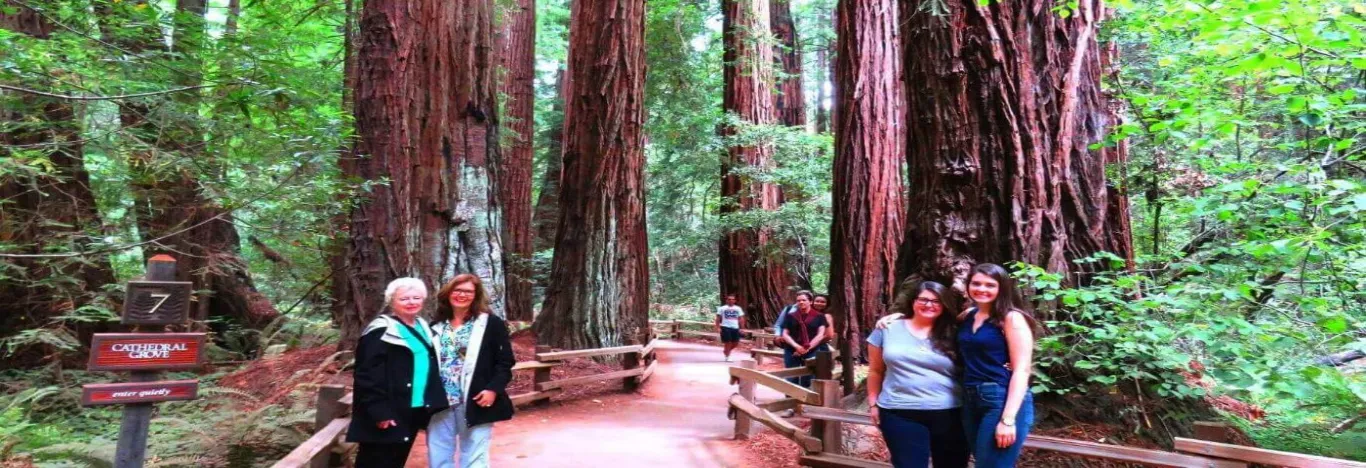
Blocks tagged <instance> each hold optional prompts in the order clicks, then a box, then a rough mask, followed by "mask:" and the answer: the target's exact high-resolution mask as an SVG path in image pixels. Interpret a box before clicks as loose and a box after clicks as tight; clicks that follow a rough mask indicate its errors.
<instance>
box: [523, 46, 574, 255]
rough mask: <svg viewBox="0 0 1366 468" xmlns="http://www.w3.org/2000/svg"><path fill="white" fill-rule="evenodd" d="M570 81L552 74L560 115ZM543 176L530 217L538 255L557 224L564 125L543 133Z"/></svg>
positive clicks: (549, 242)
mask: <svg viewBox="0 0 1366 468" xmlns="http://www.w3.org/2000/svg"><path fill="white" fill-rule="evenodd" d="M568 80H569V77H568V76H567V75H566V73H565V72H564V69H560V70H559V71H558V72H556V74H555V97H556V100H555V108H556V113H559V114H561V115H563V113H564V98H565V91H566V90H567V89H568V88H567V86H566V83H565V82H566V81H568ZM546 133H547V135H546V142H547V143H548V146H549V148H547V149H546V163H545V173H544V174H541V193H540V195H539V196H537V197H536V213H535V215H534V216H533V217H532V223H533V229H535V231H536V239H535V249H536V251H537V252H540V251H542V250H545V249H549V248H552V247H554V246H555V228H556V227H558V225H559V222H560V171H561V170H562V165H561V162H562V161H563V159H564V158H563V154H562V153H563V152H564V122H560V124H559V125H552V126H551V127H550V129H548V130H547V131H546Z"/></svg>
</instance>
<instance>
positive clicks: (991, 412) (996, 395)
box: [963, 383, 1034, 468]
mask: <svg viewBox="0 0 1366 468" xmlns="http://www.w3.org/2000/svg"><path fill="white" fill-rule="evenodd" d="M1005 404H1006V388H1005V387H1003V386H1001V385H1000V384H995V383H984V384H978V385H964V386H963V430H964V432H965V433H966V434H967V436H968V443H970V444H972V458H973V465H972V466H973V467H975V468H997V467H1012V466H1015V460H1016V459H1019V458H1020V449H1021V448H1023V447H1024V442H1025V437H1028V436H1029V429H1030V427H1033V426H1034V395H1033V393H1030V392H1028V391H1026V392H1025V396H1024V401H1023V402H1021V403H1020V411H1019V412H1017V413H1015V443H1014V444H1011V446H1010V447H1006V448H999V447H997V446H996V424H997V423H999V422H1001V412H1002V411H1003V410H1004V408H1005Z"/></svg>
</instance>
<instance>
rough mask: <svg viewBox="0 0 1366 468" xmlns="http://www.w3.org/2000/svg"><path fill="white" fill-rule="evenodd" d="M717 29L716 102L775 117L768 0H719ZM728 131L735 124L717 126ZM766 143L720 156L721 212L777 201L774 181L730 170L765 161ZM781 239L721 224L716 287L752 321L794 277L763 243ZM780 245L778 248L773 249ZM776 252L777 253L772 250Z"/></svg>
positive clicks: (769, 155) (763, 316)
mask: <svg viewBox="0 0 1366 468" xmlns="http://www.w3.org/2000/svg"><path fill="white" fill-rule="evenodd" d="M721 11H722V22H721V31H722V35H723V42H724V47H725V53H724V58H723V60H724V62H725V65H724V69H725V73H724V74H723V79H724V81H725V93H724V98H723V99H722V108H724V109H725V110H726V112H728V113H733V114H735V115H736V116H737V117H739V118H740V119H741V120H743V121H745V122H748V123H752V124H758V125H772V124H773V123H775V122H776V119H775V115H774V110H775V109H774V106H773V84H774V78H773V63H774V61H773V48H772V47H771V46H770V40H769V38H768V37H766V36H767V35H768V32H769V24H768V22H769V14H768V0H724V1H722V2H721ZM722 131H723V132H724V133H727V134H733V133H734V132H735V129H733V128H725V129H722ZM773 164H774V161H773V149H772V148H771V147H769V146H767V145H765V144H755V145H750V146H739V145H736V146H732V147H730V148H729V149H728V150H727V157H726V159H725V160H724V161H723V162H722V164H721V196H722V197H723V198H724V199H725V201H724V202H723V203H722V205H721V215H722V217H723V218H724V217H725V216H726V215H729V214H738V213H744V212H746V211H751V210H764V211H774V210H777V209H778V206H779V205H780V204H781V203H782V194H781V192H780V190H779V188H778V186H777V185H775V184H772V183H768V182H761V181H756V180H753V179H751V178H748V177H743V176H741V175H740V174H737V173H735V172H734V171H735V170H736V169H741V168H745V167H756V168H769V167H772V166H773ZM779 244H780V241H779V240H778V238H777V235H775V233H774V232H773V230H772V229H770V228H767V227H752V228H750V227H745V228H740V229H734V230H731V231H730V232H727V233H726V234H725V235H724V237H723V238H722V239H721V243H720V249H719V250H720V260H719V262H718V269H719V270H720V283H721V284H720V286H721V291H722V293H723V294H730V293H734V294H738V295H739V297H740V300H741V302H742V303H744V304H745V306H746V307H747V308H748V309H749V312H750V314H751V317H752V321H753V322H754V323H755V324H756V325H759V326H765V325H767V324H770V323H773V321H774V320H775V319H777V317H778V313H779V312H780V311H781V310H782V307H783V304H784V302H785V300H786V299H787V295H788V292H789V291H788V290H789V289H790V287H791V286H792V284H793V279H792V276H791V275H790V274H789V273H788V271H787V270H786V268H784V262H783V261H782V259H781V258H782V257H783V255H781V254H778V255H774V254H773V253H772V252H769V251H770V250H775V249H773V248H772V247H773V246H775V245H779ZM776 250H779V251H781V249H776ZM775 257H777V258H775Z"/></svg>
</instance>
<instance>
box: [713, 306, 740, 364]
mask: <svg viewBox="0 0 1366 468" xmlns="http://www.w3.org/2000/svg"><path fill="white" fill-rule="evenodd" d="M736 302H738V299H737V297H736V296H735V294H733V293H732V294H727V295H726V305H723V306H721V307H717V308H716V333H718V334H720V335H721V346H722V351H721V352H722V353H723V354H725V356H726V362H730V352H731V351H734V350H735V347H736V346H737V345H739V344H740V330H741V329H743V328H745V311H744V310H743V309H741V308H740V306H738V305H735V304H736Z"/></svg>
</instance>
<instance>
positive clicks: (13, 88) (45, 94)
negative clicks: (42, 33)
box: [0, 84, 215, 101]
mask: <svg viewBox="0 0 1366 468" xmlns="http://www.w3.org/2000/svg"><path fill="white" fill-rule="evenodd" d="M214 86H215V85H211V84H208V85H199V86H186V87H184V88H176V89H168V90H165V91H153V92H149V93H137V94H123V95H119V96H70V95H66V94H56V93H49V92H45V91H38V90H36V89H28V88H20V87H18V86H10V85H6V84H0V89H7V90H10V91H18V92H21V93H26V94H33V95H37V96H43V97H50V98H55V99H65V100H68V101H117V100H120V99H132V98H140V97H147V96H160V95H163V94H174V93H182V92H185V91H194V90H196V89H204V88H212V87H214Z"/></svg>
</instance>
